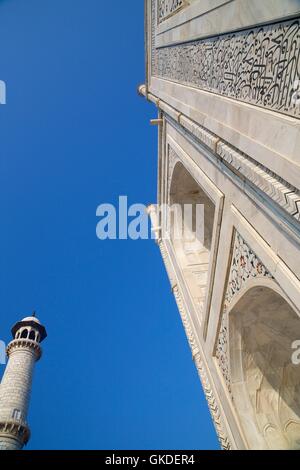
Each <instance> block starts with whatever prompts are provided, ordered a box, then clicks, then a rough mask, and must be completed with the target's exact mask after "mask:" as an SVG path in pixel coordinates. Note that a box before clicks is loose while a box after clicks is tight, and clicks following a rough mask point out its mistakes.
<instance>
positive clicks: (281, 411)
mask: <svg viewBox="0 0 300 470" xmlns="http://www.w3.org/2000/svg"><path fill="white" fill-rule="evenodd" d="M272 282H273V281H272ZM270 284H271V282H270ZM228 326H229V350H230V377H231V387H232V394H233V400H234V406H235V409H236V412H237V415H238V417H239V419H240V423H241V426H242V429H243V432H244V435H245V438H246V440H247V442H248V446H249V448H251V449H300V365H297V364H295V363H293V352H294V351H293V343H294V342H295V341H299V340H300V318H299V315H298V313H297V312H296V311H295V310H294V308H293V307H292V306H291V304H290V303H289V301H288V300H287V299H286V298H285V297H284V296H283V294H281V293H280V292H278V289H277V288H276V287H275V284H274V288H271V287H270V286H266V285H262V286H254V287H251V288H249V290H247V291H246V292H245V293H244V295H243V296H242V297H241V298H240V299H239V300H238V302H237V303H235V305H234V306H233V308H232V310H231V311H230V312H229V325H228Z"/></svg>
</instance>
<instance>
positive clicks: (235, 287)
mask: <svg viewBox="0 0 300 470" xmlns="http://www.w3.org/2000/svg"><path fill="white" fill-rule="evenodd" d="M254 278H269V279H272V278H273V276H272V274H271V273H270V272H269V271H268V270H267V268H266V267H265V266H264V265H263V263H262V262H261V260H260V259H259V258H258V257H257V256H256V254H255V253H254V251H253V250H252V249H251V248H250V247H249V246H248V245H247V243H246V242H245V240H244V239H243V238H242V236H241V235H240V234H239V233H238V232H235V238H234V243H233V250H232V261H231V266H230V272H229V278H228V283H227V290H226V293H225V299H224V304H223V314H222V320H221V327H220V332H219V337H218V342H217V347H216V353H215V355H216V358H217V360H218V364H219V367H220V370H221V372H222V375H223V377H224V379H225V382H226V384H227V388H228V390H229V392H230V393H231V384H230V370H229V357H228V311H229V307H230V304H231V302H232V300H233V299H234V297H235V296H236V295H237V294H238V293H239V292H240V291H241V290H242V288H243V287H244V286H245V284H246V283H247V282H248V281H249V280H250V279H254Z"/></svg>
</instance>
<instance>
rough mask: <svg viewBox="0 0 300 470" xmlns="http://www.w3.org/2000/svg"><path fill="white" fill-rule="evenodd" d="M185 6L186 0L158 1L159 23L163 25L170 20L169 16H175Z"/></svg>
mask: <svg viewBox="0 0 300 470" xmlns="http://www.w3.org/2000/svg"><path fill="white" fill-rule="evenodd" d="M185 5H186V1H185V0H158V2H157V8H158V22H159V23H161V22H162V21H164V20H166V19H167V18H169V16H171V15H174V14H175V13H177V11H178V10H180V9H181V8H182V7H183V6H185Z"/></svg>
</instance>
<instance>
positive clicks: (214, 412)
mask: <svg viewBox="0 0 300 470" xmlns="http://www.w3.org/2000/svg"><path fill="white" fill-rule="evenodd" d="M158 245H159V248H160V251H161V255H162V258H163V261H164V264H165V267H166V270H167V273H168V276H169V279H170V282H171V285H172V292H173V294H174V297H175V300H176V303H177V306H178V310H179V313H180V316H181V319H182V323H183V326H184V329H185V332H186V336H187V339H188V342H189V345H190V348H191V351H192V356H193V360H194V363H195V366H196V368H197V371H198V374H199V378H200V381H201V383H202V387H203V390H204V393H205V396H206V400H207V402H208V406H209V410H210V413H211V416H212V419H213V422H214V425H215V429H216V432H217V435H218V438H219V441H220V444H221V446H222V448H223V449H224V450H231V449H232V445H231V443H230V440H229V438H228V436H227V434H226V432H225V426H224V424H223V419H222V416H221V411H220V408H219V405H218V403H217V400H216V398H215V396H214V392H213V390H212V388H211V385H210V382H209V378H208V374H207V371H206V367H205V365H204V362H203V360H202V358H201V354H200V350H199V347H198V345H197V340H196V337H195V335H194V332H193V328H192V326H191V324H190V320H189V318H188V314H187V311H186V308H185V305H184V300H183V296H182V292H181V289H180V287H179V285H178V283H177V280H176V276H175V273H174V270H173V267H172V265H171V262H170V260H169V255H168V252H167V248H166V246H165V243H164V242H163V240H159V241H158Z"/></svg>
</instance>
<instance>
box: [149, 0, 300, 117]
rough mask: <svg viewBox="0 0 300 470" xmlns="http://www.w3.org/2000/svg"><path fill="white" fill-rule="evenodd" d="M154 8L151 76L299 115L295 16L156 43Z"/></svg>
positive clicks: (299, 43)
mask: <svg viewBox="0 0 300 470" xmlns="http://www.w3.org/2000/svg"><path fill="white" fill-rule="evenodd" d="M156 13H157V12H156V0H152V75H153V76H156V77H158V78H162V79H165V80H169V81H173V82H176V83H180V84H182V85H186V86H191V87H195V88H198V89H201V90H205V91H209V92H212V93H215V94H219V95H221V96H225V97H228V98H232V99H235V100H237V101H242V102H245V103H248V104H252V105H255V106H259V107H262V108H265V109H270V110H273V111H277V112H280V113H283V114H287V115H289V116H293V117H297V118H300V106H299V103H298V102H299V94H300V89H299V88H300V72H299V61H300V40H299V37H300V20H299V19H298V18H297V19H295V20H288V21H283V22H281V23H275V24H269V25H266V26H259V27H255V28H251V29H246V30H243V31H238V32H233V33H229V34H225V35H220V36H214V37H210V38H206V39H201V40H198V41H193V42H188V43H183V44H178V45H175V46H168V47H163V48H156V45H155V35H156V24H157V23H156V17H157V15H156ZM297 103H298V104H297Z"/></svg>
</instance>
